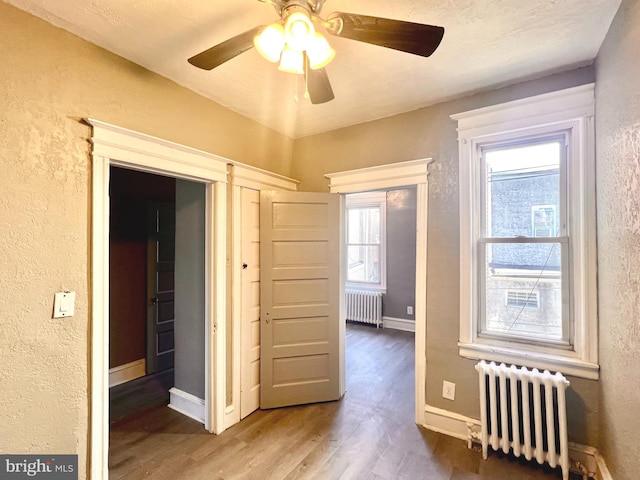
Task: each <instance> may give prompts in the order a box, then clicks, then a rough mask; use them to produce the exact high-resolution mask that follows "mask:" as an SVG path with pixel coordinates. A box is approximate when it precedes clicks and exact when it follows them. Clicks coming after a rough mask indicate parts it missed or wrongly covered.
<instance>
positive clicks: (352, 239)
mask: <svg viewBox="0 0 640 480" xmlns="http://www.w3.org/2000/svg"><path fill="white" fill-rule="evenodd" d="M386 198H387V196H386V192H371V193H357V194H351V195H347V196H346V202H345V203H346V223H347V225H346V233H347V234H346V239H347V286H349V287H357V288H367V289H375V290H384V289H385V288H386V275H385V273H386V265H385V213H386V208H385V207H386Z"/></svg>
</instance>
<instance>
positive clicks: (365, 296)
mask: <svg viewBox="0 0 640 480" xmlns="http://www.w3.org/2000/svg"><path fill="white" fill-rule="evenodd" d="M345 297H346V298H345V305H346V310H347V320H351V321H354V322H363V323H371V324H374V325H375V326H376V327H380V323H381V322H382V293H380V292H370V291H365V290H347V291H346V292H345Z"/></svg>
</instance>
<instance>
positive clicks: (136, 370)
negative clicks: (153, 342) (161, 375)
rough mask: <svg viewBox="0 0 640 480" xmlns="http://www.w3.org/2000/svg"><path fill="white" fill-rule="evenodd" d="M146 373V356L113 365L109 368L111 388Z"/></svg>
mask: <svg viewBox="0 0 640 480" xmlns="http://www.w3.org/2000/svg"><path fill="white" fill-rule="evenodd" d="M145 374H146V362H145V359H144V358H141V359H140V360H136V361H135V362H130V363H125V364H124V365H119V366H117V367H113V368H111V369H109V388H111V387H115V386H116V385H120V384H121V383H126V382H130V381H131V380H135V379H136V378H140V377H144V376H145Z"/></svg>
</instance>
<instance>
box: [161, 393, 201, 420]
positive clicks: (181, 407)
mask: <svg viewBox="0 0 640 480" xmlns="http://www.w3.org/2000/svg"><path fill="white" fill-rule="evenodd" d="M169 397H170V399H169V408H171V409H173V410H175V411H176V412H180V413H181V414H183V415H186V416H187V417H189V418H193V419H194V420H196V421H197V422H200V423H202V424H204V400H202V399H201V398H198V397H196V396H195V395H191V394H190V393H187V392H183V391H182V390H180V389H179V388H176V387H172V388H170V389H169Z"/></svg>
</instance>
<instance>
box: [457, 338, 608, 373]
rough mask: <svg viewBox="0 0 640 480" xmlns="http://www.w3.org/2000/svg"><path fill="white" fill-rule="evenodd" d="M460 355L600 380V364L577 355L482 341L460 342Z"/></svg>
mask: <svg viewBox="0 0 640 480" xmlns="http://www.w3.org/2000/svg"><path fill="white" fill-rule="evenodd" d="M458 347H459V348H460V356H462V357H465V358H470V359H473V360H486V361H492V360H493V361H494V362H504V363H507V364H513V365H517V366H522V367H527V368H537V369H539V370H550V371H553V372H561V373H563V374H565V375H570V376H574V377H580V378H587V379H589V380H598V378H599V371H600V367H599V365H598V364H595V363H591V362H587V361H584V360H582V359H580V358H578V357H577V356H575V354H574V356H568V355H560V354H555V355H554V354H550V353H542V352H533V351H527V350H522V349H518V348H510V347H506V346H498V345H487V344H482V343H465V342H458Z"/></svg>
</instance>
